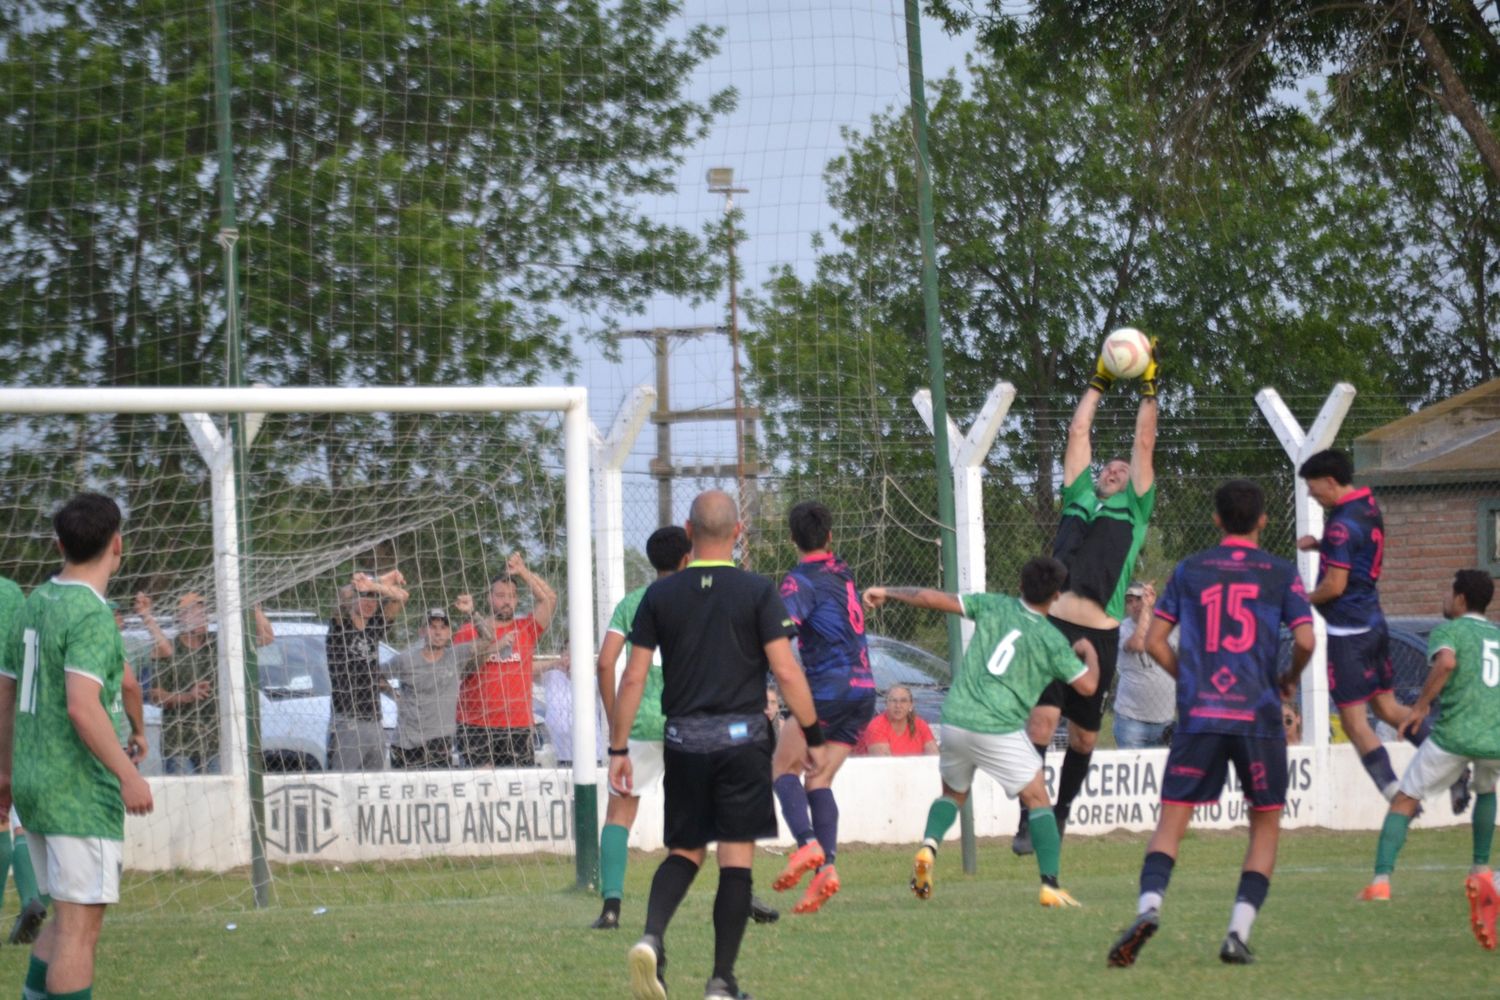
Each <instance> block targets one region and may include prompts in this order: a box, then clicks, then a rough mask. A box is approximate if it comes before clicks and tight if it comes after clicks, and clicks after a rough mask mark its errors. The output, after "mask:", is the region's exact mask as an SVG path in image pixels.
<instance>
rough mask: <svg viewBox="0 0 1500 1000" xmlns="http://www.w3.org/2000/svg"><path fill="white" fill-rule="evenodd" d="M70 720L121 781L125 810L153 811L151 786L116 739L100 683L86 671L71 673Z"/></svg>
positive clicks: (68, 682)
mask: <svg viewBox="0 0 1500 1000" xmlns="http://www.w3.org/2000/svg"><path fill="white" fill-rule="evenodd" d="M67 685H68V688H67V690H68V721H69V722H71V723H72V724H73V729H74V731H75V732H77V733H78V738H79V739H80V740H82V741H83V745H84V746H86V747H88V748H89V752H90V753H92V754H93V755H94V756H95V757H97V758H99V763H101V764H103V765H104V766H105V767H107V768H109V771H110V773H111V774H113V775H114V776H115V777H116V778H118V779H119V780H120V798H121V799H123V800H124V803H125V811H126V812H128V813H130V814H131V815H132V816H144V815H146V814H147V813H149V812H150V811H151V807H152V802H151V786H150V785H148V784H146V779H145V778H142V777H141V775H140V772H139V771H137V770H136V768H135V762H134V761H132V760H131V759H130V758H129V756H127V755H126V753H125V750H124V749H123V748H122V747H121V746H120V744H119V743H118V742H116V740H115V726H114V723H113V722H111V721H110V718H109V713H108V712H106V711H104V706H103V704H101V703H100V701H99V682H98V681H96V680H94V679H93V678H91V677H85V676H84V675H82V674H73V673H70V674H68V675H67Z"/></svg>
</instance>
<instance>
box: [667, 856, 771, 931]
mask: <svg viewBox="0 0 1500 1000" xmlns="http://www.w3.org/2000/svg"><path fill="white" fill-rule="evenodd" d="M697 875H698V866H697V865H695V864H693V863H692V862H691V861H689V860H688V859H687V858H685V857H683V856H682V855H681V854H668V855H667V860H665V861H663V862H662V863H661V866H660V867H658V868H657V869H656V875H655V876H654V877H653V878H652V879H651V896H650V897H649V899H648V901H647V903H646V933H647V934H654V935H656V937H658V938H662V937H665V935H666V933H667V924H669V923H671V922H672V915H673V914H675V913H676V912H677V907H678V904H680V903H681V902H682V897H684V896H686V895H687V892H688V889H690V888H691V887H692V885H693V879H694V878H696V877H697ZM721 891H722V889H721ZM745 892H746V895H745V899H746V903H745V912H746V913H749V906H750V904H749V899H750V896H749V889H748V888H747V889H746V890H745Z"/></svg>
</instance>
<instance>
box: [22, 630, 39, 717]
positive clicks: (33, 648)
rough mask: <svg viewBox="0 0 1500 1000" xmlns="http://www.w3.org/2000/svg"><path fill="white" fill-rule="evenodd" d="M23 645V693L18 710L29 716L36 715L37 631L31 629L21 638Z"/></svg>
mask: <svg viewBox="0 0 1500 1000" xmlns="http://www.w3.org/2000/svg"><path fill="white" fill-rule="evenodd" d="M21 641H22V644H23V645H24V646H25V651H26V652H25V656H24V657H23V658H22V660H21V692H20V696H19V702H18V704H17V710H18V711H22V712H25V713H26V714H27V715H35V714H36V661H37V645H38V643H37V638H36V629H34V628H29V629H27V630H26V631H25V632H24V633H22V636H21Z"/></svg>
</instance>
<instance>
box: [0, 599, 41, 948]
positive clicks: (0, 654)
mask: <svg viewBox="0 0 1500 1000" xmlns="http://www.w3.org/2000/svg"><path fill="white" fill-rule="evenodd" d="M25 605H26V595H25V594H23V593H21V588H20V587H19V586H17V585H16V583H15V581H14V580H7V579H6V578H5V577H0V670H5V669H11V668H9V667H7V666H6V662H7V657H8V656H9V648H10V642H9V639H10V634H11V629H12V628H13V627H14V626H15V625H16V623H17V622H19V621H20V620H21V611H22V609H23V608H24V607H25ZM11 672H12V673H14V670H13V669H11ZM12 811H13V810H7V811H6V812H4V813H0V890H3V889H4V887H5V874H6V871H7V870H12V871H14V872H15V876H16V895H17V896H19V897H20V901H21V912H20V913H19V914H17V915H16V920H15V923H14V924H13V925H12V926H11V930H10V943H11V944H30V943H31V942H33V941H35V940H36V935H37V931H38V930H39V929H40V928H41V926H42V920H43V919H45V918H46V916H47V904H46V903H45V902H44V901H43V900H42V898H41V895H40V894H39V893H38V892H37V888H36V873H35V872H34V871H33V869H32V867H31V848H30V845H28V844H27V843H26V831H25V830H24V829H22V828H21V827H20V826H19V825H18V824H16V823H15V822H13V821H12V817H11V815H10V812H12Z"/></svg>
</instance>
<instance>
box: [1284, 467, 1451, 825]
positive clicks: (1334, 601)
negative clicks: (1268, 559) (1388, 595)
mask: <svg viewBox="0 0 1500 1000" xmlns="http://www.w3.org/2000/svg"><path fill="white" fill-rule="evenodd" d="M1297 475H1299V476H1301V477H1302V478H1303V479H1304V480H1306V482H1307V492H1308V493H1309V494H1310V495H1311V496H1312V498H1313V499H1314V500H1316V501H1317V502H1318V503H1320V504H1322V505H1323V506H1324V507H1325V508H1327V510H1328V522H1327V524H1326V525H1325V526H1324V528H1323V538H1322V539H1321V540H1319V539H1317V538H1314V537H1313V536H1311V535H1304V536H1302V537H1301V538H1299V539H1297V547H1298V548H1299V549H1302V550H1303V551H1312V550H1313V549H1316V550H1317V551H1318V554H1319V564H1318V585H1317V586H1316V587H1314V588H1313V591H1312V593H1310V594H1308V595H1307V598H1308V600H1309V601H1311V602H1312V604H1313V606H1314V607H1316V608H1317V609H1318V612H1319V613H1320V614H1322V616H1323V620H1324V622H1325V623H1326V624H1327V628H1328V693H1329V694H1330V695H1331V696H1332V697H1333V702H1334V704H1335V705H1337V706H1338V709H1339V719H1340V720H1341V721H1342V722H1343V726H1344V732H1345V733H1347V734H1348V736H1349V741H1350V742H1351V743H1353V744H1354V747H1355V749H1357V750H1358V751H1359V759H1360V762H1361V763H1362V764H1364V766H1365V771H1367V772H1368V773H1369V775H1370V780H1372V781H1374V782H1375V787H1376V788H1378V789H1380V793H1381V794H1382V795H1384V796H1385V797H1386V798H1387V799H1389V798H1391V797H1392V796H1393V795H1395V794H1396V788H1397V781H1396V772H1395V770H1394V769H1393V768H1392V767H1391V758H1390V755H1389V754H1387V753H1386V750H1385V747H1384V746H1382V745H1381V742H1380V737H1379V736H1378V735H1376V733H1375V730H1374V728H1373V727H1371V725H1370V717H1369V713H1368V712H1367V711H1366V705H1368V706H1369V708H1370V709H1371V710H1373V711H1374V713H1375V714H1376V716H1378V717H1379V718H1381V719H1383V720H1384V721H1385V722H1386V723H1388V724H1389V725H1391V726H1393V727H1395V728H1396V729H1397V730H1398V731H1399V730H1400V729H1401V725H1402V723H1404V722H1405V721H1406V717H1407V714H1408V710H1407V709H1406V708H1405V707H1404V706H1403V705H1401V703H1400V702H1398V701H1396V697H1395V695H1393V694H1392V693H1391V686H1392V679H1393V675H1392V669H1391V654H1390V637H1389V633H1388V632H1387V630H1386V624H1385V615H1384V613H1382V612H1381V610H1380V595H1379V593H1378V592H1377V591H1376V589H1375V588H1376V583H1377V582H1378V581H1379V580H1380V563H1381V557H1382V556H1383V555H1384V554H1385V521H1384V520H1383V519H1382V518H1381V516H1380V507H1379V506H1378V505H1377V504H1376V503H1375V497H1374V496H1373V495H1372V494H1371V493H1370V491H1369V490H1368V489H1356V488H1355V487H1354V485H1353V481H1354V463H1353V462H1352V461H1350V459H1349V456H1348V455H1346V454H1345V453H1344V452H1342V451H1337V450H1335V449H1331V448H1330V449H1328V450H1326V451H1320V452H1318V453H1317V454H1316V455H1313V456H1312V457H1311V458H1309V459H1308V460H1307V461H1305V462H1303V463H1302V467H1301V468H1299V469H1298V470H1297ZM1426 735H1427V732H1426V727H1423V729H1422V730H1421V731H1420V732H1418V733H1416V734H1414V735H1413V737H1412V741H1413V742H1414V743H1421V742H1422V740H1423V738H1425V737H1426ZM1464 789H1465V792H1464V797H1465V798H1466V797H1467V792H1466V789H1467V785H1466V784H1465V785H1464ZM1463 804H1466V803H1462V804H1461V803H1460V799H1459V796H1458V794H1457V792H1455V797H1454V811H1455V812H1461V811H1462V807H1463Z"/></svg>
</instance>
